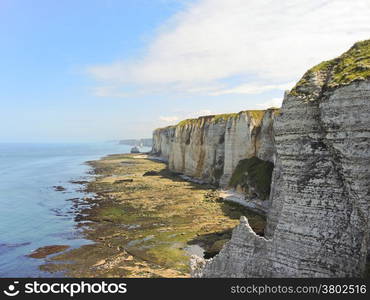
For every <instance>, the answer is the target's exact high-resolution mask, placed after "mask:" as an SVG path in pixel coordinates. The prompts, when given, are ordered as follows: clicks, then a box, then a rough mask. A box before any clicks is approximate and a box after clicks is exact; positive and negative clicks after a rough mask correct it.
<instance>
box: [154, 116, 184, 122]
mask: <svg viewBox="0 0 370 300" xmlns="http://www.w3.org/2000/svg"><path fill="white" fill-rule="evenodd" d="M159 120H160V121H163V122H166V123H173V122H177V121H179V120H180V118H179V117H177V116H167V117H163V116H161V117H159Z"/></svg>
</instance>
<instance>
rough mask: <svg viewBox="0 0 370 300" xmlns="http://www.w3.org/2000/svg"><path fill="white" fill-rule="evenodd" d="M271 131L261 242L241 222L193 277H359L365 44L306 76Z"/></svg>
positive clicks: (369, 144)
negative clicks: (267, 206)
mask: <svg viewBox="0 0 370 300" xmlns="http://www.w3.org/2000/svg"><path fill="white" fill-rule="evenodd" d="M272 131H273V132H274V136H275V144H274V147H275V151H276V152H275V157H276V158H275V167H274V171H273V175H272V185H271V193H270V201H271V202H272V206H271V207H270V209H269V212H268V220H267V227H266V230H265V236H264V237H260V236H257V235H256V234H255V233H254V232H253V230H252V229H251V227H250V226H249V225H248V220H247V219H246V218H244V217H242V218H241V222H240V224H239V225H238V226H237V227H236V228H235V229H234V231H233V235H232V239H231V240H230V241H229V242H228V243H226V245H225V246H224V248H223V249H222V250H221V252H220V253H219V254H218V255H217V256H215V257H214V258H212V259H210V260H206V261H204V260H203V261H202V260H201V261H200V262H199V259H198V264H196V265H197V266H198V267H196V266H194V268H193V276H197V277H359V276H362V275H363V274H364V271H365V264H366V257H367V253H368V248H369V244H370V242H369V233H370V232H369V203H370V40H368V41H363V42H359V43H356V44H355V45H354V46H353V47H352V48H351V49H350V50H349V51H348V52H346V53H344V54H343V55H342V56H340V57H338V58H336V59H334V60H331V61H327V62H324V63H322V64H320V65H318V66H316V67H314V68H312V69H311V70H309V71H308V72H307V73H306V74H305V75H304V76H303V78H302V79H301V80H300V81H299V82H298V83H297V85H296V86H295V87H294V88H293V89H292V90H291V91H290V92H289V93H286V95H285V97H284V101H283V105H282V108H281V112H280V114H279V115H277V116H276V117H275V118H274V124H273V129H272ZM190 132H191V131H190ZM175 136H176V135H175ZM242 138H243V139H245V138H246V137H242ZM175 140H176V137H175ZM214 150H215V149H214ZM188 151H190V152H191V151H192V149H189V150H188ZM208 151H210V150H208ZM215 151H216V150H215ZM228 151H229V152H228V153H232V151H231V150H230V149H229V150H228ZM236 151H240V149H238V150H236ZM262 153H269V154H268V155H266V156H264V159H267V160H272V157H273V156H274V155H273V154H272V153H271V152H269V151H266V150H263V151H262ZM187 155H188V156H191V155H192V154H191V153H187ZM259 155H261V154H259ZM257 156H258V153H257ZM238 157H239V159H240V156H238ZM227 159H228V158H226V155H225V158H224V160H225V161H226V160H227ZM226 165H227V164H226V163H225V166H226ZM234 165H235V162H234ZM228 166H233V164H232V163H230V164H229V165H228ZM230 170H232V167H230V168H229V167H225V168H224V172H223V176H226V177H227V176H229V174H230V173H231V171H230Z"/></svg>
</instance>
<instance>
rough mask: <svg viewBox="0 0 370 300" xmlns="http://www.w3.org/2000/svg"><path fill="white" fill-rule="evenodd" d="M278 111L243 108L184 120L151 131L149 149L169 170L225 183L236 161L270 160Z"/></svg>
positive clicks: (210, 181) (207, 180) (226, 183)
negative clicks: (235, 112)
mask: <svg viewBox="0 0 370 300" xmlns="http://www.w3.org/2000/svg"><path fill="white" fill-rule="evenodd" d="M277 114H278V110H276V109H269V110H266V111H243V112H240V113H238V114H227V115H216V116H206V117H200V118H198V119H191V120H185V121H183V122H180V123H179V124H178V125H176V126H169V127H166V128H160V129H157V130H155V131H154V133H153V150H152V152H153V153H155V154H157V155H158V156H160V157H162V158H164V159H165V160H167V161H168V165H169V168H170V170H172V171H174V172H179V173H183V174H185V175H188V176H191V177H195V178H198V179H201V180H203V181H204V182H208V183H212V184H220V185H221V186H227V185H228V183H229V180H230V178H231V176H232V174H233V171H234V170H235V168H236V166H237V164H238V163H239V161H240V160H242V159H245V158H250V157H254V156H256V157H258V158H260V159H262V160H266V161H271V162H273V160H274V151H275V150H274V135H273V129H272V124H273V119H274V118H275V116H276V115H277Z"/></svg>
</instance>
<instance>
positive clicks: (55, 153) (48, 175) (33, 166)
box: [0, 143, 148, 277]
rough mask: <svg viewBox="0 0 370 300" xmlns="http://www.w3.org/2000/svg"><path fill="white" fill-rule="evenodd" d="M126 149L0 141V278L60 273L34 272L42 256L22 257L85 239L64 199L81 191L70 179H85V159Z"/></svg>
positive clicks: (75, 244) (109, 145)
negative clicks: (52, 246) (53, 246)
mask: <svg viewBox="0 0 370 300" xmlns="http://www.w3.org/2000/svg"><path fill="white" fill-rule="evenodd" d="M130 148H131V147H130V146H127V145H118V144H116V143H86V144H1V143H0V277H39V276H43V277H47V276H62V274H49V273H45V272H42V271H40V270H39V269H38V267H39V265H41V264H42V263H44V260H43V259H34V258H29V257H27V256H26V255H27V254H30V253H31V252H32V251H33V250H36V249H37V248H39V247H43V246H47V245H69V246H71V247H78V246H81V245H84V244H88V243H90V241H88V240H86V239H84V238H83V237H82V236H81V232H80V231H79V230H78V229H77V227H76V225H77V224H76V222H75V221H74V217H75V212H74V210H73V204H74V203H73V201H68V200H70V199H72V198H81V197H86V196H87V195H86V194H84V193H82V192H81V191H79V189H81V188H82V187H83V186H81V185H78V184H72V183H70V181H71V180H88V179H91V177H92V176H93V175H89V174H88V171H89V170H90V168H89V166H87V165H86V164H85V162H86V161H88V160H94V159H98V158H100V157H102V156H104V155H107V154H114V153H127V152H129V150H130ZM146 150H148V149H146ZM53 186H63V187H64V188H65V189H66V190H65V191H56V190H55V189H54V188H53Z"/></svg>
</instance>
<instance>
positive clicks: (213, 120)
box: [156, 107, 280, 130]
mask: <svg viewBox="0 0 370 300" xmlns="http://www.w3.org/2000/svg"><path fill="white" fill-rule="evenodd" d="M269 110H273V111H274V112H279V110H280V109H279V108H275V107H273V108H269ZM265 112H266V110H243V111H241V112H238V113H230V114H219V115H209V116H202V117H199V118H196V119H186V120H183V121H181V122H179V123H178V124H177V125H172V126H167V127H165V128H158V129H156V130H161V129H170V128H174V127H180V128H182V127H185V126H187V125H202V124H203V123H204V122H205V121H207V122H209V124H217V123H220V122H226V121H228V120H229V119H233V118H234V119H237V118H239V117H240V116H241V115H242V114H244V113H247V114H249V115H250V116H251V117H252V118H253V119H254V120H256V121H257V122H260V121H261V120H262V119H263V117H264V115H265Z"/></svg>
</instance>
